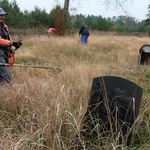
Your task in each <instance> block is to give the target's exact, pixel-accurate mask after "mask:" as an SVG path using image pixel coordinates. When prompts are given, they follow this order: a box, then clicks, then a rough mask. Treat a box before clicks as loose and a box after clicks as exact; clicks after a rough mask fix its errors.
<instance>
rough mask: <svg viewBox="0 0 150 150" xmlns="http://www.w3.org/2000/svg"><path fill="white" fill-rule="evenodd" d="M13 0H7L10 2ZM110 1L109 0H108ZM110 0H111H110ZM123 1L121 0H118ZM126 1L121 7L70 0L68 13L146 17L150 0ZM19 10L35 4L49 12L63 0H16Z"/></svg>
mask: <svg viewBox="0 0 150 150" xmlns="http://www.w3.org/2000/svg"><path fill="white" fill-rule="evenodd" d="M12 1H13V0H9V2H12ZM109 1H110V0H109ZM111 1H112V0H111ZM120 1H123V0H120ZM127 1H128V3H123V5H122V7H123V8H122V7H121V6H120V7H117V6H116V5H115V4H111V5H110V4H106V3H105V0H82V1H81V0H70V6H69V7H70V9H71V8H73V9H71V10H70V13H71V14H80V13H82V14H83V15H94V16H99V15H101V16H102V17H105V18H107V17H113V16H120V15H126V16H131V17H135V18H136V19H137V20H144V19H146V14H147V13H148V5H149V4H150V0H127ZM16 2H17V4H18V6H19V8H20V9H21V11H24V10H29V11H31V10H34V8H35V6H37V7H38V8H40V9H46V11H47V12H48V13H49V12H50V11H51V10H52V9H53V8H54V7H55V6H56V4H59V5H60V6H62V7H63V4H64V0H16Z"/></svg>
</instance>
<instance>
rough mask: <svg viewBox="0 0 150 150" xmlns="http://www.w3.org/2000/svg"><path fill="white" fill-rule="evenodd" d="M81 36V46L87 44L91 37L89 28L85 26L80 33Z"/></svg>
mask: <svg viewBox="0 0 150 150" xmlns="http://www.w3.org/2000/svg"><path fill="white" fill-rule="evenodd" d="M80 35H81V44H86V43H87V40H88V37H89V35H90V34H89V31H88V26H87V25H86V24H83V25H82V26H81V28H80V31H79V36H80Z"/></svg>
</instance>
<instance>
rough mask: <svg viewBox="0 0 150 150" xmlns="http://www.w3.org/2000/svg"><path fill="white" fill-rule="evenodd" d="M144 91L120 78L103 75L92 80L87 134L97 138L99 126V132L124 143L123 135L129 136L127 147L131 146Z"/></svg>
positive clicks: (86, 127)
mask: <svg viewBox="0 0 150 150" xmlns="http://www.w3.org/2000/svg"><path fill="white" fill-rule="evenodd" d="M142 91H143V90H142V88H141V87H139V86H138V85H137V84H135V83H133V82H131V81H129V80H127V79H124V78H120V77H115V76H102V77H96V78H94V79H93V84H92V88H91V93H90V100H89V104H88V108H87V112H86V114H85V119H84V126H83V128H84V129H86V132H88V133H90V134H92V136H96V134H97V133H96V132H94V129H95V127H96V126H97V125H98V124H99V125H100V132H101V134H102V135H103V136H104V137H105V136H112V137H114V138H115V139H117V138H118V137H119V138H118V139H119V140H118V141H120V142H122V138H121V136H125V135H127V134H128V136H127V138H126V144H127V145H129V144H130V140H131V137H132V131H131V127H132V125H133V124H134V122H135V119H136V118H137V116H138V113H139V108H140V103H141V98H142Z"/></svg>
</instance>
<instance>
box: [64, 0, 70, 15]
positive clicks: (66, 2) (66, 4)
mask: <svg viewBox="0 0 150 150" xmlns="http://www.w3.org/2000/svg"><path fill="white" fill-rule="evenodd" d="M69 2H70V0H65V2H64V10H65V11H66V12H67V13H68V12H69Z"/></svg>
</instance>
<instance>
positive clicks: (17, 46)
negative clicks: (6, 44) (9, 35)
mask: <svg viewBox="0 0 150 150" xmlns="http://www.w3.org/2000/svg"><path fill="white" fill-rule="evenodd" d="M21 45H22V43H21V42H20V41H19V42H12V46H14V47H15V48H16V49H18V48H19V47H20V46H21Z"/></svg>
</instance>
